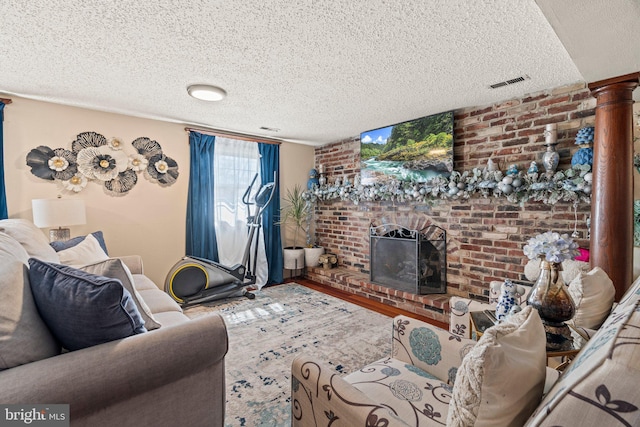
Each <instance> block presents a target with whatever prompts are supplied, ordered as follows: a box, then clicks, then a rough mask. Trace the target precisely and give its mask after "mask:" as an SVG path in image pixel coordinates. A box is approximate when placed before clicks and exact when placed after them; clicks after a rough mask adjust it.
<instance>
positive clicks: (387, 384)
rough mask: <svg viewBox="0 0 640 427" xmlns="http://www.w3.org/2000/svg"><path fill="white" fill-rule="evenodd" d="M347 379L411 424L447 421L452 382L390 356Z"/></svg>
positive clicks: (413, 426) (414, 426)
mask: <svg viewBox="0 0 640 427" xmlns="http://www.w3.org/2000/svg"><path fill="white" fill-rule="evenodd" d="M344 379H345V381H347V382H348V383H350V384H351V385H353V386H354V387H355V388H357V389H358V390H360V391H362V392H363V393H364V394H366V395H367V397H368V398H369V399H371V400H373V401H374V402H376V403H378V404H380V405H382V406H384V407H386V408H388V409H389V411H390V412H391V413H393V414H396V416H397V417H398V418H400V419H402V421H404V422H405V423H406V424H407V425H408V426H412V427H417V426H420V425H433V424H434V421H435V422H436V424H444V421H445V420H446V419H447V412H448V410H449V400H450V399H451V385H449V384H447V380H446V379H445V380H444V381H443V380H441V379H439V378H437V377H435V376H434V375H431V374H430V373H428V372H425V371H423V370H421V369H420V368H417V367H416V366H414V365H411V364H409V363H405V362H402V361H400V360H398V359H393V358H390V357H389V358H385V359H382V360H379V361H377V362H374V363H372V364H370V365H367V366H365V367H364V368H362V369H360V370H358V371H355V372H353V373H351V374H349V375H347V376H346V377H345V378H344Z"/></svg>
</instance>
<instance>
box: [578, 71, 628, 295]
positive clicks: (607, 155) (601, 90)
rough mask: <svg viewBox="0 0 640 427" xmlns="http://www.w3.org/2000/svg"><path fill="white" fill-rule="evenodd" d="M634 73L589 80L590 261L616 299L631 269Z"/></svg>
mask: <svg viewBox="0 0 640 427" xmlns="http://www.w3.org/2000/svg"><path fill="white" fill-rule="evenodd" d="M639 77H640V72H639V73H633V74H628V75H625V76H620V77H616V78H613V79H608V80H601V81H599V82H594V83H591V84H589V89H590V90H591V93H592V95H593V96H595V97H596V100H597V104H596V123H595V134H594V147H593V193H592V196H591V241H590V252H591V267H592V268H593V267H600V268H602V269H603V270H604V271H605V272H606V273H607V274H608V275H609V277H610V278H611V280H612V281H613V285H614V286H615V288H616V298H615V299H616V301H619V300H620V298H621V297H622V295H623V294H624V292H625V291H626V290H627V289H628V288H629V286H631V281H632V274H633V98H632V92H633V90H634V89H635V88H636V87H637V86H638V79H639Z"/></svg>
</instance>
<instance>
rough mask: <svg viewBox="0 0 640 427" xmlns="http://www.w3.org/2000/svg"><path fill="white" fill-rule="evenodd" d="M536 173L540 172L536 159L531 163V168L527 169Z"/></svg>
mask: <svg viewBox="0 0 640 427" xmlns="http://www.w3.org/2000/svg"><path fill="white" fill-rule="evenodd" d="M536 173H538V164H537V163H536V162H535V161H533V162H531V164H530V165H529V169H527V174H529V175H534V174H536Z"/></svg>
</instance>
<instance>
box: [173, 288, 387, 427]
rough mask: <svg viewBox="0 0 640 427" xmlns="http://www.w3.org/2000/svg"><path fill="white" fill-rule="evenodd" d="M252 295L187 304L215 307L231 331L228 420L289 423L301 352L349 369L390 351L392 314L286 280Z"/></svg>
mask: <svg viewBox="0 0 640 427" xmlns="http://www.w3.org/2000/svg"><path fill="white" fill-rule="evenodd" d="M255 295H256V298H255V299H253V300H249V299H246V298H240V299H233V300H227V301H225V302H217V303H207V304H202V305H199V306H195V307H190V308H187V309H185V314H186V315H187V316H189V317H190V318H196V317H199V316H203V315H206V314H208V313H210V312H212V311H216V312H218V313H220V314H221V315H222V317H223V318H224V320H225V323H226V324H227V329H228V334H229V352H228V353H227V357H226V359H225V365H226V382H227V406H226V417H225V425H226V426H248V427H254V426H278V427H279V426H289V425H291V414H290V408H291V405H290V399H291V362H292V361H293V359H294V358H295V357H296V355H298V354H301V353H305V354H309V355H312V356H313V357H315V358H317V360H319V361H322V362H324V363H327V364H328V365H330V366H333V368H334V369H335V370H336V372H338V373H340V374H341V375H346V374H348V373H350V372H353V371H354V370H357V369H360V368H361V367H363V366H365V365H366V364H368V363H371V362H374V361H376V360H378V359H381V358H382V357H384V356H386V355H389V354H390V352H391V329H392V320H391V318H389V317H387V316H384V315H382V314H378V313H376V312H373V311H371V310H367V309H365V308H362V307H360V306H357V305H354V304H351V303H349V302H346V301H343V300H340V299H338V298H335V297H332V296H330V295H326V294H323V293H321V292H317V291H314V290H311V289H309V288H307V287H304V286H302V285H298V284H295V283H289V284H284V285H277V286H272V287H267V288H263V289H262V290H261V291H257V292H255Z"/></svg>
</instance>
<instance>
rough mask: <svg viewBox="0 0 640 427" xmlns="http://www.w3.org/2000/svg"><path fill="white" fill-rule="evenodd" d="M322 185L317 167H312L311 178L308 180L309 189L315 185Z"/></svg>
mask: <svg viewBox="0 0 640 427" xmlns="http://www.w3.org/2000/svg"><path fill="white" fill-rule="evenodd" d="M318 185H320V182H319V180H318V171H317V170H315V169H311V170H310V171H309V180H308V181H307V189H308V190H311V189H312V188H313V187H317V186H318Z"/></svg>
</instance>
